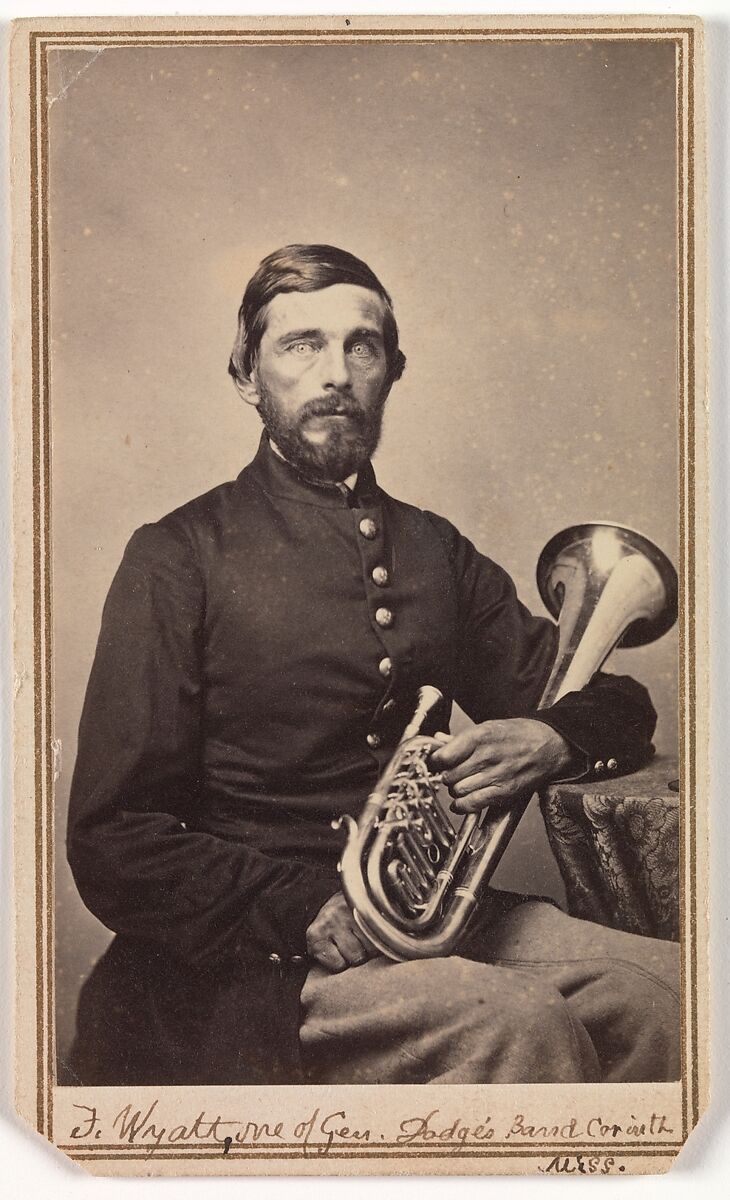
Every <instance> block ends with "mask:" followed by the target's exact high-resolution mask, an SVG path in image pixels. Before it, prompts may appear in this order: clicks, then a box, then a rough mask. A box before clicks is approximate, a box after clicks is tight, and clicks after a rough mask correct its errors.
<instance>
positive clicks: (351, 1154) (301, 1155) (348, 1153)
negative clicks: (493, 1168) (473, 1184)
mask: <svg viewBox="0 0 730 1200" xmlns="http://www.w3.org/2000/svg"><path fill="white" fill-rule="evenodd" d="M69 1157H70V1158H72V1159H73V1160H74V1161H76V1162H91V1161H93V1157H94V1156H93V1155H92V1154H85V1153H77V1154H71V1155H69ZM562 1157H567V1158H572V1157H574V1156H573V1155H571V1154H567V1155H564V1154H563V1151H562V1149H558V1150H557V1151H556V1152H555V1154H551V1153H550V1151H549V1150H512V1151H509V1150H507V1151H502V1152H501V1153H499V1154H493V1153H491V1152H490V1151H488V1150H485V1151H484V1152H482V1153H478V1152H476V1151H469V1152H467V1153H465V1154H463V1153H461V1151H460V1150H459V1148H458V1147H456V1146H455V1147H454V1148H453V1150H451V1151H448V1150H423V1151H419V1150H405V1151H403V1152H402V1153H400V1154H386V1153H378V1154H368V1155H363V1154H358V1153H357V1149H356V1147H354V1146H353V1147H342V1152H341V1151H340V1150H327V1151H319V1152H318V1151H317V1150H316V1149H315V1150H312V1151H310V1152H309V1153H307V1152H306V1151H305V1150H299V1151H298V1152H297V1153H296V1154H295V1153H284V1154H282V1153H280V1154H278V1155H277V1156H276V1158H275V1159H274V1161H277V1160H278V1161H282V1160H284V1161H287V1160H288V1161H297V1160H298V1161H300V1162H302V1161H303V1162H320V1163H321V1162H326V1161H327V1160H328V1159H329V1160H330V1161H334V1162H352V1160H353V1159H358V1158H364V1159H365V1160H366V1161H369V1162H372V1161H378V1160H379V1159H389V1160H392V1159H396V1160H397V1161H400V1160H402V1159H420V1160H423V1159H457V1160H458V1159H460V1158H467V1159H477V1158H479V1159H484V1158H496V1159H498V1160H501V1159H505V1158H528V1159H529V1158H562ZM585 1157H597V1158H613V1157H616V1158H670V1159H674V1158H675V1157H676V1155H675V1154H665V1153H664V1152H663V1151H661V1150H642V1149H641V1148H640V1147H637V1148H636V1149H635V1150H625V1151H623V1152H622V1153H621V1154H618V1155H607V1154H599V1155H595V1156H593V1155H586V1156H585ZM155 1159H157V1160H159V1161H160V1162H176V1161H179V1162H192V1161H200V1162H225V1161H229V1162H230V1161H232V1160H238V1161H239V1162H247V1161H248V1162H251V1161H253V1162H271V1161H272V1158H271V1155H268V1154H260V1153H257V1152H252V1153H251V1154H245V1153H241V1152H240V1151H236V1150H231V1151H229V1153H228V1154H225V1155H224V1154H223V1152H222V1151H220V1150H219V1152H218V1153H217V1154H190V1155H177V1154H155V1153H154V1151H149V1150H148V1151H147V1153H146V1154H142V1153H139V1152H138V1153H137V1154H130V1155H128V1156H127V1157H126V1158H125V1159H124V1160H123V1161H125V1162H151V1161H154V1160H155ZM97 1161H98V1160H97ZM102 1161H105V1162H109V1163H114V1162H119V1161H121V1160H120V1159H119V1158H118V1157H112V1158H107V1159H104V1160H102ZM596 1174H600V1172H596Z"/></svg>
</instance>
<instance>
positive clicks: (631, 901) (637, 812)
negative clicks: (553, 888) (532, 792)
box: [541, 757, 679, 941]
mask: <svg viewBox="0 0 730 1200" xmlns="http://www.w3.org/2000/svg"><path fill="white" fill-rule="evenodd" d="M678 775H679V770H678V767H677V762H676V759H671V758H667V757H657V758H656V759H654V761H653V762H652V763H650V764H649V766H647V767H645V768H644V769H643V770H642V771H637V772H636V773H635V774H634V775H626V776H623V777H618V778H611V779H606V780H605V782H604V781H602V782H601V783H596V782H595V781H593V782H591V783H558V784H555V785H554V786H553V787H551V788H549V789H548V790H547V791H546V793H545V794H544V795H543V797H542V798H541V807H542V812H543V817H544V819H545V826H546V828H547V835H548V839H549V842H550V846H551V847H552V851H553V853H554V855H555V858H556V860H557V863H558V866H559V868H560V873H561V875H562V877H563V882H564V883H565V889H566V894H567V902H568V912H569V913H570V914H571V916H574V917H581V918H583V919H584V920H587V921H595V922H597V923H598V924H601V925H610V926H611V927H612V928H614V929H623V930H626V931H627V932H628V933H641V934H644V935H646V936H649V937H659V938H665V939H669V940H675V941H676V940H677V939H678V938H679V796H678V794H677V793H676V792H674V791H671V790H670V789H669V786H668V784H669V781H670V780H672V781H673V780H676V779H677V776H678ZM599 789H601V790H599Z"/></svg>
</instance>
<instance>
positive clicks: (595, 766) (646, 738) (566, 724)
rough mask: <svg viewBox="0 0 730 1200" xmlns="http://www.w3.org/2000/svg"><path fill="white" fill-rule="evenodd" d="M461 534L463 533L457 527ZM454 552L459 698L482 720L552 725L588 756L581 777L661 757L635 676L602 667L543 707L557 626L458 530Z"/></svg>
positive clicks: (648, 709) (645, 696) (644, 694)
mask: <svg viewBox="0 0 730 1200" xmlns="http://www.w3.org/2000/svg"><path fill="white" fill-rule="evenodd" d="M454 532H455V531H454ZM452 556H453V559H452V561H453V564H454V570H455V574H456V580H457V591H458V597H459V608H460V613H459V625H460V630H461V639H460V642H461V644H460V653H459V669H458V672H457V678H458V683H457V688H456V691H455V699H456V701H457V703H458V704H459V705H460V706H461V707H462V708H463V709H464V711H465V712H466V713H467V714H468V715H469V716H470V717H471V718H472V719H473V720H475V721H486V720H495V719H499V718H504V717H518V716H529V717H531V718H533V719H535V720H539V721H542V722H544V723H545V724H546V725H550V726H551V727H552V728H553V729H555V730H556V731H557V732H558V733H560V734H561V735H562V736H563V737H564V738H565V739H566V741H568V742H570V744H571V745H572V746H573V747H574V748H575V749H576V750H578V751H580V752H581V753H582V755H583V760H584V764H585V766H584V769H583V770H582V771H579V773H578V774H577V775H576V776H575V777H574V778H576V779H578V778H579V779H593V778H596V779H597V778H601V777H603V776H605V774H606V772H607V769H608V768H607V764H608V762H609V761H611V760H613V763H615V766H612V768H611V771H612V773H613V774H616V773H621V774H623V773H626V772H629V771H634V770H636V769H637V768H638V767H640V766H642V765H643V764H644V763H645V762H646V761H647V760H648V759H649V758H650V757H651V755H652V754H653V752H654V747H653V746H652V743H651V739H652V735H653V733H654V728H655V725H656V712H655V711H654V707H653V705H652V703H651V700H650V698H649V693H648V692H647V690H646V688H644V687H643V686H642V685H641V684H640V683H637V682H636V681H635V680H634V679H631V678H629V677H628V676H619V675H609V674H604V673H602V672H597V673H596V674H595V675H594V676H593V678H592V679H591V681H590V682H589V683H588V684H587V686H586V687H585V688H583V689H582V690H581V691H580V692H570V693H568V694H567V695H566V696H564V697H563V698H562V699H561V700H559V701H558V702H557V703H556V704H553V705H552V706H551V707H550V708H545V709H540V710H538V707H537V706H538V704H539V702H540V697H541V695H542V692H543V690H544V687H545V684H546V683H547V679H548V676H549V674H550V671H551V669H552V665H553V662H554V659H555V654H556V651H557V642H558V630H557V626H556V625H555V624H554V623H553V622H552V621H550V620H549V619H548V618H546V617H534V616H532V614H531V613H529V612H528V610H527V609H526V608H525V606H524V605H523V604H522V603H521V602H520V600H519V599H518V597H517V593H516V591H515V587H514V584H513V582H512V580H511V579H510V577H509V576H508V575H507V573H506V572H505V571H504V570H503V569H502V568H501V567H499V566H497V564H496V563H493V562H491V561H490V559H488V558H485V557H484V555H482V554H480V553H479V552H478V551H477V550H476V549H475V548H474V546H473V545H472V544H471V542H469V541H468V539H466V538H464V537H462V536H461V535H459V534H456V536H455V538H454V540H453V541H452Z"/></svg>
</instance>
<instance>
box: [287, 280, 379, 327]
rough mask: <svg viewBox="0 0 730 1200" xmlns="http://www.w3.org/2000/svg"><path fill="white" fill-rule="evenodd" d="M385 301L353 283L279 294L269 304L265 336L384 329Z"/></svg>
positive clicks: (375, 293) (374, 293) (367, 289)
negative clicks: (293, 331) (300, 331)
mask: <svg viewBox="0 0 730 1200" xmlns="http://www.w3.org/2000/svg"><path fill="white" fill-rule="evenodd" d="M384 315H385V301H384V300H383V298H382V296H379V295H378V293H377V292H373V291H371V290H370V289H369V288H364V287H359V286H358V285H356V284H352V283H335V284H333V285H332V286H331V287H327V288H320V289H318V290H317V291H316V292H279V293H278V295H276V296H274V298H273V300H271V301H270V302H269V305H268V308H267V312H266V333H267V334H269V336H271V337H281V336H282V334H284V333H286V332H287V330H289V329H300V328H301V329H322V330H330V331H332V332H340V331H344V330H346V329H349V328H353V329H354V328H357V327H358V326H361V325H372V326H374V327H375V328H377V329H382V327H383V317H384Z"/></svg>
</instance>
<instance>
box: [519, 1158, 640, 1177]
mask: <svg viewBox="0 0 730 1200" xmlns="http://www.w3.org/2000/svg"><path fill="white" fill-rule="evenodd" d="M537 1169H538V1171H540V1173H541V1174H542V1175H610V1174H612V1172H613V1171H625V1170H626V1168H625V1167H624V1165H623V1163H620V1164H617V1162H616V1159H615V1158H613V1157H611V1156H610V1155H609V1156H607V1157H606V1158H602V1157H601V1155H600V1154H574V1155H572V1156H569V1155H563V1154H556V1155H555V1157H554V1158H551V1159H550V1162H549V1163H548V1164H547V1166H546V1167H538V1168H537Z"/></svg>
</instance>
